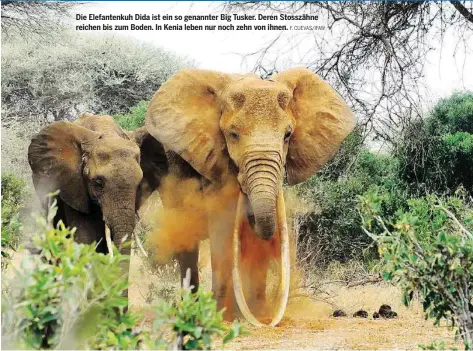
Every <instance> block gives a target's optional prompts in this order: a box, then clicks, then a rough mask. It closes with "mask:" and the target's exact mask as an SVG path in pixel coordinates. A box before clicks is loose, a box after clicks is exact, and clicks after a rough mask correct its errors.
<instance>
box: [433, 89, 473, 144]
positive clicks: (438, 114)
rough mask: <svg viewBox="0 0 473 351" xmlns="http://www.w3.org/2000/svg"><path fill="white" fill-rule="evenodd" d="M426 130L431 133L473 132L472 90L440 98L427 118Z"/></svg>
mask: <svg viewBox="0 0 473 351" xmlns="http://www.w3.org/2000/svg"><path fill="white" fill-rule="evenodd" d="M427 131H428V133H429V134H431V135H443V134H452V133H457V132H467V133H470V134H473V92H469V91H466V92H461V93H454V94H453V95H452V96H450V97H448V98H446V99H441V100H440V101H439V102H438V103H437V105H435V107H434V108H433V110H432V111H431V114H430V116H429V118H428V119H427Z"/></svg>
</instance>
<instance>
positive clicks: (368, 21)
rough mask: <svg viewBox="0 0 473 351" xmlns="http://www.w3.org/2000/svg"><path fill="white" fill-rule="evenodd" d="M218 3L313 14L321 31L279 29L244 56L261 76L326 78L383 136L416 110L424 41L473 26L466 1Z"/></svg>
mask: <svg viewBox="0 0 473 351" xmlns="http://www.w3.org/2000/svg"><path fill="white" fill-rule="evenodd" d="M226 7H227V8H229V9H230V10H233V11H237V10H240V11H243V12H246V13H248V12H254V13H260V12H261V11H265V12H266V13H273V14H303V13H310V14H312V15H318V16H319V20H318V21H317V23H316V24H318V25H326V29H325V30H324V31H320V32H317V34H315V35H314V32H313V31H307V32H301V31H297V33H296V34H293V33H291V31H280V32H278V33H275V34H274V36H273V37H272V38H270V40H268V42H267V45H264V46H263V47H261V48H260V49H258V50H256V51H253V52H251V53H248V54H246V55H245V59H247V60H252V61H251V62H254V70H255V71H256V72H259V73H261V74H262V75H264V76H268V75H270V74H271V73H273V72H278V71H280V70H282V69H285V68H287V67H286V66H287V65H289V66H292V65H294V64H298V65H304V66H306V67H307V68H309V69H311V70H312V71H314V72H315V73H317V74H319V75H321V76H322V77H323V78H324V79H326V80H328V81H329V82H330V83H332V85H333V86H334V87H335V88H336V89H337V90H338V91H339V92H340V94H341V95H342V96H343V97H344V98H345V99H346V100H347V101H348V102H349V103H350V105H351V106H352V108H353V109H354V110H355V112H356V114H357V116H358V117H359V120H360V122H361V123H362V124H363V125H364V126H365V127H366V130H367V131H370V132H372V133H374V134H375V136H376V137H378V138H381V139H383V140H387V141H389V142H393V141H395V140H394V139H395V137H396V133H397V132H398V131H400V130H403V129H404V127H406V126H407V125H409V123H410V121H411V120H412V119H413V118H414V117H417V116H419V115H420V114H421V112H420V104H419V100H420V99H419V98H420V96H421V95H422V94H423V93H424V92H423V91H421V90H420V89H421V88H420V87H421V84H420V83H421V81H422V78H423V77H424V66H425V64H426V61H427V60H426V57H427V54H428V53H429V52H430V51H431V50H432V48H433V46H432V42H435V43H439V44H441V43H442V38H443V37H444V36H445V35H446V33H448V32H449V33H452V35H454V37H455V38H456V39H457V40H458V43H465V45H468V44H467V40H469V38H470V37H471V34H472V33H473V20H472V18H473V3H472V2H470V1H450V2H442V1H425V0H419V1H404V2H400V1H388V0H385V1H376V2H363V1H304V2H269V1H240V2H228V3H227V4H226ZM458 47H459V46H457V49H458ZM455 54H456V51H455ZM295 55H299V57H300V58H296V59H295V60H297V62H293V61H294V59H293V58H294V56H295ZM296 57H297V56H296ZM465 74H466V72H465Z"/></svg>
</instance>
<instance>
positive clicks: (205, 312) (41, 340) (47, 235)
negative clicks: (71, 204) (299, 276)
mask: <svg viewBox="0 0 473 351" xmlns="http://www.w3.org/2000/svg"><path fill="white" fill-rule="evenodd" d="M55 205H56V203H55V202H54V203H53V205H52V207H51V209H50V211H49V213H48V215H47V218H46V219H45V218H42V217H37V224H38V227H39V235H37V236H35V237H34V238H33V244H34V247H35V249H37V251H38V252H39V254H37V255H31V256H29V257H26V258H25V259H24V260H23V261H22V263H21V266H20V267H17V272H16V273H17V274H16V276H15V279H14V280H12V281H11V282H10V289H9V290H2V346H3V347H4V348H5V347H7V348H20V349H25V348H27V349H52V348H59V349H82V348H86V349H94V350H95V349H117V350H134V349H156V348H160V349H162V348H170V347H172V345H171V344H169V343H167V342H166V341H165V340H164V339H163V338H162V335H163V333H164V332H163V331H162V330H160V329H159V328H158V327H159V326H161V325H162V324H163V323H167V324H170V325H171V327H172V330H173V331H174V332H175V338H174V339H177V336H179V335H181V336H183V334H182V333H183V332H186V333H187V334H188V335H187V336H183V338H182V341H183V345H184V346H185V347H187V348H201V349H210V348H211V346H212V343H211V342H212V337H213V336H217V337H220V336H223V337H224V339H223V343H224V344H225V342H227V341H229V340H231V339H232V338H233V337H235V336H237V335H238V334H239V326H238V325H234V326H233V327H232V328H226V327H225V326H224V324H223V321H222V312H217V310H216V302H215V300H214V299H213V298H212V297H211V294H206V293H204V292H203V291H199V292H197V293H196V294H192V293H191V292H190V289H189V288H187V289H183V290H182V292H181V297H182V300H181V301H179V302H178V303H177V307H176V308H174V307H170V305H169V304H167V303H165V304H163V305H158V307H157V318H158V319H157V320H156V322H155V324H154V331H155V333H154V334H152V333H151V332H150V331H149V330H142V328H141V326H140V325H141V324H142V322H141V320H142V316H141V315H139V314H137V313H135V312H133V311H131V310H126V308H125V307H126V306H127V299H126V298H124V297H123V296H122V294H123V291H124V290H125V289H127V288H128V281H127V279H126V277H125V276H123V275H122V271H121V267H120V262H122V261H123V260H128V259H129V257H128V256H124V255H120V253H119V252H118V250H117V249H116V248H114V255H113V257H112V256H111V255H104V254H101V253H97V252H96V251H95V245H94V244H92V245H83V244H77V243H76V242H75V241H74V232H75V229H72V230H70V229H68V228H66V227H65V226H64V225H63V223H62V221H60V222H59V223H58V225H57V227H56V228H55V227H53V225H52V220H53V218H54V216H55V215H56V212H57V207H56V206H55Z"/></svg>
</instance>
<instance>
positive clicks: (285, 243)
mask: <svg viewBox="0 0 473 351" xmlns="http://www.w3.org/2000/svg"><path fill="white" fill-rule="evenodd" d="M245 197H246V196H245V195H244V194H243V193H242V192H241V191H240V194H239V196H238V204H237V213H236V217H235V224H234V227H233V270H232V276H233V290H234V293H235V297H236V301H237V303H238V307H239V308H240V312H241V313H242V314H243V316H244V317H245V319H246V320H247V321H248V322H250V323H251V324H253V325H255V326H259V327H261V326H264V325H265V324H263V323H261V322H260V321H258V320H257V319H256V317H255V316H254V315H253V314H252V313H251V311H250V309H249V307H248V305H247V303H246V300H245V296H244V294H243V287H242V283H241V277H240V228H241V219H242V216H243V215H244V214H245V211H244V210H245ZM248 217H249V219H250V223H251V218H250V216H248ZM277 219H278V223H277V224H278V228H279V235H280V239H281V282H280V285H279V287H280V291H279V302H278V304H277V305H276V309H275V310H276V312H275V315H274V317H273V319H272V321H271V323H270V324H269V325H270V326H275V325H277V324H278V323H279V322H280V321H281V319H282V317H283V315H284V312H285V310H286V306H287V300H288V298H289V280H290V257H289V234H288V230H287V223H286V209H285V205H284V196H283V191H282V188H280V189H279V191H278V197H277ZM252 226H253V227H254V217H253V225H252Z"/></svg>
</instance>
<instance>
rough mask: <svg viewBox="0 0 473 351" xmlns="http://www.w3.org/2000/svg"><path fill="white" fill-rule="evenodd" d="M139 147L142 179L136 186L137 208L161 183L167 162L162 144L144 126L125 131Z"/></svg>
mask: <svg viewBox="0 0 473 351" xmlns="http://www.w3.org/2000/svg"><path fill="white" fill-rule="evenodd" d="M126 134H127V135H128V137H129V138H130V139H132V140H134V141H135V142H136V143H137V144H138V146H139V147H140V166H141V169H142V171H143V180H142V181H141V183H140V186H139V188H138V194H137V197H136V208H137V209H139V208H140V207H141V206H142V205H143V204H144V203H145V201H146V200H147V199H148V197H150V196H151V194H152V193H153V191H155V190H156V189H157V188H158V187H159V186H160V184H161V180H162V179H163V177H164V176H165V175H166V173H167V171H168V162H167V158H166V152H165V150H164V147H163V145H162V144H161V143H160V142H159V141H157V140H156V139H155V138H154V137H153V136H152V135H151V134H149V133H148V131H147V130H146V127H141V128H138V129H137V130H135V131H133V132H126Z"/></svg>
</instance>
